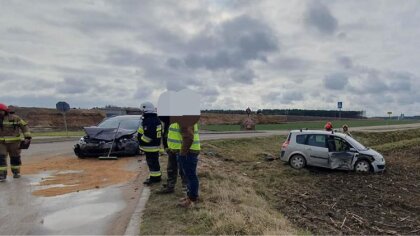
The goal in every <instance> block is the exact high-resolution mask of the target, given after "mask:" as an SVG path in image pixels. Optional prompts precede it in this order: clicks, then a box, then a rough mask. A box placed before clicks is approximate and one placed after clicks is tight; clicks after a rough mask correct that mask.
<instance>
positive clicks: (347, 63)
mask: <svg viewBox="0 0 420 236" xmlns="http://www.w3.org/2000/svg"><path fill="white" fill-rule="evenodd" d="M337 62H338V64H340V65H341V66H343V67H344V68H345V69H350V68H352V67H353V60H352V59H351V58H350V57H347V56H340V57H338V58H337Z"/></svg>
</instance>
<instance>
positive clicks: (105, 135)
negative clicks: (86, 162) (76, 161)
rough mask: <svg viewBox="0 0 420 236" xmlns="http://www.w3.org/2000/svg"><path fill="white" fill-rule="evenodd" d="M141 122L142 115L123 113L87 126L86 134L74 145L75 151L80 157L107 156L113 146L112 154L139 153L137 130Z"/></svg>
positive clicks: (131, 154)
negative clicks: (95, 124)
mask: <svg viewBox="0 0 420 236" xmlns="http://www.w3.org/2000/svg"><path fill="white" fill-rule="evenodd" d="M141 122H142V117H141V116H140V115H121V116H114V117H110V118H106V119H104V120H103V121H102V122H101V123H99V124H98V125H97V126H91V127H85V128H84V131H85V133H86V135H85V136H83V137H81V138H80V140H79V141H78V142H77V143H76V144H75V145H74V153H75V154H76V156H77V157H79V158H86V157H99V156H107V155H108V152H109V150H110V148H111V146H112V150H111V155H112V156H135V155H138V154H139V152H140V151H139V142H138V139H137V130H138V128H139V126H140V125H141ZM114 139H115V141H114Z"/></svg>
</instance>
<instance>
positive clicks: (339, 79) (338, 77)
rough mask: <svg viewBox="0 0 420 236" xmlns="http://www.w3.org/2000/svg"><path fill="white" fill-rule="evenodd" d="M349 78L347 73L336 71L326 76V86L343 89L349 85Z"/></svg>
mask: <svg viewBox="0 0 420 236" xmlns="http://www.w3.org/2000/svg"><path fill="white" fill-rule="evenodd" d="M348 81H349V79H348V77H347V76H346V75H345V74H341V73H334V74H330V75H327V76H325V78H324V86H325V88H327V89H333V90H343V89H344V88H345V86H346V85H347V83H348Z"/></svg>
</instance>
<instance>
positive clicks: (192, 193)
mask: <svg viewBox="0 0 420 236" xmlns="http://www.w3.org/2000/svg"><path fill="white" fill-rule="evenodd" d="M181 119H182V118H181ZM168 147H169V148H170V149H171V148H174V149H177V148H179V149H180V151H179V154H178V163H179V167H180V169H181V171H182V172H183V174H184V176H185V178H186V179H187V196H186V197H184V198H182V199H181V200H180V202H179V204H178V205H179V206H181V207H185V208H190V207H193V206H194V205H195V204H196V203H197V202H198V190H199V185H200V184H199V180H198V176H197V164H198V155H199V154H200V150H201V147H200V135H199V133H198V124H197V123H195V124H194V125H189V124H185V123H184V122H180V123H173V124H171V126H169V134H168Z"/></svg>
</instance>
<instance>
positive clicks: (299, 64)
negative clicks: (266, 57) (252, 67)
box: [272, 57, 312, 71]
mask: <svg viewBox="0 0 420 236" xmlns="http://www.w3.org/2000/svg"><path fill="white" fill-rule="evenodd" d="M311 65H312V62H310V61H308V60H305V59H302V58H298V57H280V58H278V59H277V60H276V61H274V62H273V63H272V66H273V69H277V70H286V71H294V70H303V69H308V68H309V67H310V66H311Z"/></svg>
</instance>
